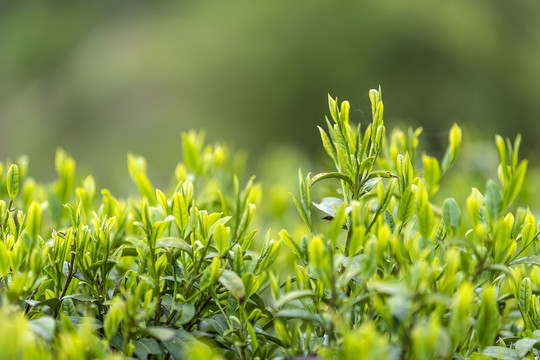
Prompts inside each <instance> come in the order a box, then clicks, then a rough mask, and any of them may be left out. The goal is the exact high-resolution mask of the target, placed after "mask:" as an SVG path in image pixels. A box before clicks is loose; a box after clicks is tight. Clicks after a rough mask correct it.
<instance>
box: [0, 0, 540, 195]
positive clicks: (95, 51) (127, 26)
mask: <svg viewBox="0 0 540 360" xmlns="http://www.w3.org/2000/svg"><path fill="white" fill-rule="evenodd" d="M539 16H540V3H539V2H538V1H536V0H523V1H519V2H517V3H516V2H509V1H507V0H494V1H469V0H457V1H445V2H441V1H431V2H430V1H423V0H411V1H400V0H389V1H376V0H368V1H355V0H350V1H341V2H340V3H339V5H338V4H335V3H333V2H328V1H320V0H305V1H294V2H286V1H266V2H249V1H245V0H238V1H234V0H233V1H227V2H221V1H199V2H195V1H181V2H159V3H156V2H142V1H140V2H137V1H129V2H114V4H112V3H110V2H103V1H97V2H96V1H69V2H57V3H54V4H52V3H50V2H47V3H44V2H33V1H30V2H28V1H4V2H2V3H1V4H0V124H1V132H0V153H1V154H2V155H3V157H4V158H6V157H9V158H11V159H14V158H15V156H16V155H17V154H23V153H24V154H29V155H30V157H31V158H32V160H33V161H34V163H33V165H32V168H31V171H32V172H33V173H34V174H36V175H39V176H40V177H41V176H46V177H47V178H49V179H52V177H53V174H52V173H51V171H50V167H49V166H48V164H50V163H51V161H52V159H53V158H54V150H55V149H56V147H57V146H62V147H63V148H65V149H66V150H67V151H69V152H70V153H71V154H73V155H74V156H75V157H76V158H77V159H79V160H80V163H82V164H85V166H88V167H90V172H92V173H93V174H94V175H95V177H96V181H97V183H98V184H107V185H108V186H114V189H115V190H118V191H124V185H123V184H124V183H125V181H124V180H125V179H126V174H125V172H124V171H123V169H124V166H123V165H124V158H123V155H122V154H125V153H126V152H128V151H134V150H137V151H138V152H139V153H142V154H144V155H145V156H146V157H147V158H148V160H149V161H148V163H149V165H150V166H152V170H154V171H155V173H156V175H155V177H156V179H157V181H159V184H160V185H161V184H165V181H166V180H167V178H166V177H165V174H169V173H170V171H171V169H172V168H173V167H174V165H175V163H174V161H175V160H174V159H173V157H172V156H164V155H163V154H173V153H176V152H177V150H178V147H177V137H178V134H179V133H180V132H181V131H186V130H187V129H190V128H193V127H196V128H206V129H207V131H208V136H209V138H210V139H211V140H214V139H226V140H227V141H228V142H234V143H236V144H237V145H238V146H240V147H242V148H245V149H248V150H249V151H250V152H252V153H253V154H260V153H262V152H264V151H266V150H267V149H268V148H272V147H274V146H275V144H276V143H280V144H283V143H286V144H289V145H294V146H300V147H301V148H302V149H303V150H304V151H311V152H313V151H314V150H315V149H317V150H318V149H319V148H318V147H317V146H318V143H317V142H316V136H315V135H316V134H317V132H316V129H315V128H314V127H313V126H312V124H314V123H316V124H319V125H320V124H321V123H322V118H321V116H320V114H322V113H323V112H324V110H325V109H324V106H323V104H324V101H323V99H324V95H325V94H326V93H328V92H331V93H332V94H334V95H337V96H340V97H343V96H347V98H349V99H351V112H352V113H353V114H354V115H355V116H356V117H357V118H358V119H359V121H360V122H362V123H363V124H364V126H365V125H367V124H368V123H369V122H370V117H369V114H368V113H366V112H364V111H363V109H365V108H366V107H368V106H369V105H368V104H369V100H368V98H367V96H366V95H365V93H364V92H363V91H362V90H361V89H364V88H366V87H367V86H371V85H372V84H378V83H381V84H382V85H383V86H384V87H385V89H386V92H387V94H388V95H387V100H389V101H390V104H392V106H391V107H390V108H389V109H388V110H387V113H386V114H387V118H388V119H392V122H393V123H397V122H406V123H408V124H411V125H414V124H416V126H418V125H420V124H421V125H422V126H423V127H424V129H425V131H424V139H425V141H424V146H426V147H428V148H434V149H439V148H442V147H443V146H441V143H443V142H444V139H445V135H444V134H445V131H446V129H447V128H448V127H449V126H450V124H451V123H452V122H459V123H460V124H462V125H463V126H464V127H465V128H466V129H468V128H471V127H472V128H476V129H481V132H480V135H481V136H482V137H483V138H484V139H485V136H486V132H485V131H484V129H485V128H486V127H489V132H488V133H489V134H492V133H501V134H504V135H505V136H510V137H514V135H515V133H516V132H521V133H528V134H538V133H540V132H539V125H538V124H540V122H539V121H538V119H539V118H540V102H539V101H538V100H537V97H538V94H539V93H540V81H538V79H539V78H540V65H539V64H540V27H539V26H538V25H537V24H538V18H539ZM418 99H422V101H418ZM468 130H469V133H470V131H471V130H470V129H468ZM306 133H307V134H306ZM305 135H309V136H305ZM488 139H489V141H491V135H489V136H488ZM30 140H31V141H30ZM537 143H538V142H537V141H536V137H535V136H530V137H527V138H525V139H524V145H526V148H530V147H531V146H535V144H537ZM535 150H537V151H538V150H539V148H538V147H536V148H535ZM251 159H252V161H254V163H255V164H256V163H258V161H259V157H258V155H254V156H251ZM493 166H495V165H494V164H493ZM128 192H129V191H125V192H124V194H127V193H128Z"/></svg>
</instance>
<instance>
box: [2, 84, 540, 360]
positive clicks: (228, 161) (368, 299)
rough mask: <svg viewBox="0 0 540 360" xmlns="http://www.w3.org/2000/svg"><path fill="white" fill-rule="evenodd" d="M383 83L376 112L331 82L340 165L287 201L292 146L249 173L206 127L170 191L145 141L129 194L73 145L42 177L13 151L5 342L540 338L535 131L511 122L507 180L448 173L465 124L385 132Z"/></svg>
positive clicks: (297, 348)
mask: <svg viewBox="0 0 540 360" xmlns="http://www.w3.org/2000/svg"><path fill="white" fill-rule="evenodd" d="M369 99H370V102H371V105H372V107H371V109H372V110H371V117H372V121H371V123H370V124H368V125H367V126H363V127H362V126H359V125H357V124H355V123H354V122H352V121H351V120H350V118H351V114H350V104H349V103H348V102H347V101H345V102H342V103H339V102H338V101H337V99H334V98H332V97H329V109H330V117H329V118H328V119H327V121H326V127H325V128H322V127H320V128H319V133H320V137H321V139H322V145H323V148H324V151H325V152H326V153H327V155H328V158H329V160H330V161H329V163H330V164H331V165H329V167H328V168H327V169H326V171H324V172H321V173H317V174H313V175H312V174H311V173H307V174H305V172H302V171H300V172H299V173H298V178H297V181H298V186H299V189H298V190H297V191H293V192H292V193H291V195H292V196H291V199H290V200H289V201H287V202H286V201H284V199H283V196H287V195H286V193H285V194H283V193H282V190H281V187H288V186H289V184H288V181H289V179H290V176H291V175H290V174H287V173H285V171H286V170H287V168H288V167H290V162H291V161H294V159H295V157H294V156H290V155H289V156H285V155H283V154H281V155H279V153H278V156H279V157H280V161H277V160H272V159H271V158H268V162H267V164H266V166H267V167H268V169H267V173H266V175H265V177H263V178H262V179H261V180H260V181H262V182H265V181H266V180H269V181H270V182H271V184H270V185H268V184H266V186H262V185H261V183H260V182H259V180H257V181H256V180H255V179H254V178H253V177H251V178H249V179H248V180H244V178H243V176H242V172H243V168H244V165H245V156H244V155H243V154H242V153H236V152H232V151H230V150H229V149H228V148H227V147H225V146H223V145H219V144H216V145H206V144H205V141H204V134H203V133H200V132H199V133H198V132H189V133H184V134H183V136H182V161H180V162H178V163H177V165H176V168H175V171H174V178H175V181H174V186H172V187H171V188H170V189H167V190H166V191H162V190H160V189H156V188H155V187H154V185H153V183H152V172H150V171H148V168H147V164H146V160H145V159H144V158H143V157H141V156H138V155H134V154H131V153H130V154H128V156H127V170H128V171H127V172H128V173H129V176H130V178H131V180H132V182H133V184H134V185H135V186H136V188H137V189H138V193H137V195H133V194H132V195H131V196H128V197H125V198H124V197H117V196H115V195H114V194H113V193H111V191H109V190H107V189H100V190H99V191H98V189H97V188H96V184H95V181H94V178H93V177H92V176H88V177H85V178H80V177H79V175H78V173H77V171H76V165H75V161H74V159H73V158H72V157H71V156H70V155H68V154H67V153H66V152H64V151H63V150H58V151H57V153H56V157H55V168H56V172H57V178H56V179H55V180H54V181H53V182H52V183H42V182H36V181H35V180H33V179H32V178H30V177H29V176H28V159H27V158H26V157H21V158H19V159H18V160H17V161H16V163H13V164H6V165H5V166H4V164H0V199H1V200H0V321H1V323H2V324H3V325H2V327H1V328H0V341H1V343H0V345H1V346H0V358H18V359H57V358H60V359H90V358H99V359H102V358H103V359H113V358H125V357H130V358H138V359H147V358H154V359H203V358H204V359H226V358H230V359H236V358H239V359H267V358H278V359H283V358H293V357H297V356H298V357H302V356H303V357H306V356H307V357H312V358H317V359H336V358H337V359H374V358H381V359H452V358H454V359H465V358H474V359H486V358H504V359H532V358H535V357H538V356H540V353H539V352H538V351H539V350H538V348H539V344H540V314H539V312H540V303H539V301H538V299H537V295H536V294H537V292H538V291H539V287H540V273H539V270H538V267H539V266H540V257H539V256H538V255H537V254H538V252H539V241H538V237H539V234H540V233H539V230H538V227H539V226H538V223H537V220H536V216H535V215H534V213H533V212H532V211H531V210H530V209H529V208H524V207H520V206H516V205H515V203H516V201H517V199H518V196H519V194H520V192H521V189H522V188H523V187H524V186H526V180H525V175H526V172H527V167H528V162H527V160H523V159H520V158H519V148H520V143H521V137H520V136H518V137H516V139H515V140H514V141H510V140H509V139H506V140H505V139H503V138H502V137H500V136H497V137H496V138H495V146H494V149H495V151H496V153H497V154H498V158H499V166H498V180H495V179H488V180H487V181H486V180H485V179H484V183H483V184H482V186H481V187H478V188H475V187H473V188H471V186H470V185H471V183H470V182H469V180H470V178H469V177H468V176H466V175H464V174H463V175H461V176H460V178H461V183H460V184H459V185H457V186H454V185H455V184H454V183H451V185H450V186H448V184H446V181H447V179H450V180H451V177H449V176H450V175H451V174H452V172H454V171H455V169H453V168H454V167H455V166H456V165H457V164H458V163H459V157H461V156H462V152H463V151H462V143H463V142H464V140H463V138H462V130H461V128H460V127H459V126H457V125H453V126H452V127H451V129H450V132H449V134H448V141H447V147H446V151H445V153H444V154H443V155H442V156H440V157H435V156H431V155H430V154H429V153H426V152H425V151H422V150H421V148H420V147H419V144H420V140H421V139H422V131H423V129H422V128H418V129H416V130H413V129H409V130H407V131H402V130H400V129H398V128H395V129H393V130H391V131H389V132H388V133H387V131H386V127H385V122H384V120H383V115H384V111H385V107H384V105H383V99H382V93H381V91H380V89H379V90H371V91H370V92H369ZM274 161H275V163H273V162H274ZM280 162H281V163H283V164H284V166H283V167H282V168H280V167H279V163H280ZM533 173H536V174H537V173H538V172H537V171H535V170H533ZM276 174H279V175H281V176H276ZM295 175H296V174H295ZM536 176H538V175H536ZM471 178H474V177H471ZM276 179H278V180H276ZM456 179H457V178H455V179H454V180H453V181H454V182H455V183H456V184H457V182H456V181H457V180H456ZM280 181H282V183H281V184H280ZM263 189H269V194H268V195H267V197H265V196H264V195H263V194H261V192H262V190H263ZM462 191H465V192H466V194H465V199H464V200H461V198H462V197H463V194H461V192H462ZM285 192H286V190H285ZM446 194H450V195H449V196H447V195H446ZM438 196H442V197H439V198H438ZM256 206H259V207H261V211H260V212H259V215H256V211H255V209H256ZM269 224H271V225H272V226H277V227H278V229H279V230H280V231H279V234H277V233H276V232H272V231H270V230H268V231H267V227H268V225H269Z"/></svg>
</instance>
